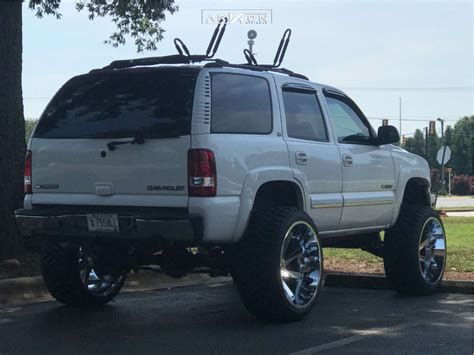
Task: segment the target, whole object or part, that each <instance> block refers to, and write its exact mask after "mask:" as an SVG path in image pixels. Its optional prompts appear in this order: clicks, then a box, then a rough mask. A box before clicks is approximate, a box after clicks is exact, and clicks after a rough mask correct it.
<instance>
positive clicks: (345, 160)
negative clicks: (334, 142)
mask: <svg viewBox="0 0 474 355" xmlns="http://www.w3.org/2000/svg"><path fill="white" fill-rule="evenodd" d="M352 163H353V161H352V155H349V154H344V155H343V156H342V165H344V166H352Z"/></svg>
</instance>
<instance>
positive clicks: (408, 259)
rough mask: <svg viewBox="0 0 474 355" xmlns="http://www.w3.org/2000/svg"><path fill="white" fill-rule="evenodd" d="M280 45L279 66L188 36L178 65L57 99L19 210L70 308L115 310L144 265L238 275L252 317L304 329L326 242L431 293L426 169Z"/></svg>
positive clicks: (442, 259)
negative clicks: (364, 255) (299, 67)
mask: <svg viewBox="0 0 474 355" xmlns="http://www.w3.org/2000/svg"><path fill="white" fill-rule="evenodd" d="M220 36H221V35H220ZM218 39H219V41H220V37H219V36H218ZM283 42H284V41H283ZM285 43H286V45H287V44H288V42H287V41H286V42H284V43H283V46H282V45H280V47H279V52H280V54H279V56H280V57H281V58H280V57H278V58H277V57H276V60H275V63H274V64H273V65H259V64H257V63H256V61H255V60H254V57H253V56H252V55H251V53H249V52H246V58H247V60H248V63H247V64H239V65H237V64H230V63H227V62H225V61H222V60H218V59H215V60H214V59H212V55H209V53H207V55H205V56H191V55H189V52H188V51H187V48H186V47H185V46H184V44H183V43H182V42H181V41H179V40H178V42H177V48H178V51H179V52H180V53H179V54H178V55H173V56H167V57H154V58H142V59H136V60H130V61H128V60H126V61H116V62H113V63H111V64H110V65H109V66H107V67H105V68H103V69H97V70H93V71H91V72H90V73H87V74H84V75H79V76H77V77H74V78H72V79H71V80H69V81H68V82H67V83H66V84H65V85H64V86H63V87H62V88H61V89H60V90H59V92H58V93H57V94H56V95H55V96H54V98H53V99H52V101H51V102H50V103H49V104H48V106H47V107H46V109H45V111H44V113H43V115H42V116H41V119H40V121H39V123H38V125H37V127H36V129H35V131H34V134H33V136H32V138H31V140H30V142H29V146H28V153H27V156H26V167H25V193H26V195H25V202H24V209H22V210H18V211H16V220H17V225H18V228H19V230H20V232H21V233H22V234H23V235H28V236H34V237H35V238H42V239H44V249H43V255H42V273H43V278H44V281H45V284H46V286H47V288H48V289H49V291H50V292H51V294H52V295H53V296H54V297H55V298H56V299H57V300H58V301H60V302H62V303H65V304H67V305H76V306H91V305H92V306H93V305H101V304H105V303H107V302H109V301H110V300H112V299H113V298H114V297H115V296H116V295H117V294H118V292H119V291H120V289H121V287H122V285H123V284H124V281H125V278H126V275H127V274H128V273H129V272H130V271H132V270H133V271H135V272H138V271H139V270H140V269H143V268H148V269H154V270H156V271H160V272H164V273H166V274H168V275H170V276H173V277H181V276H184V275H186V274H187V273H190V272H195V271H199V272H203V271H206V272H209V273H210V274H211V276H219V275H229V274H230V275H232V277H233V279H234V281H235V283H236V285H237V288H238V291H239V293H240V295H241V298H242V300H243V302H244V304H245V306H246V307H247V309H248V310H249V311H250V312H252V313H253V314H254V315H255V316H256V317H258V318H260V319H264V320H270V321H282V320H283V321H289V320H296V319H300V318H302V317H304V316H305V315H306V314H308V313H309V312H310V310H311V309H312V307H313V306H314V304H315V299H316V296H317V295H318V293H319V291H320V288H321V285H322V280H323V246H331V247H347V248H361V249H363V250H366V251H368V252H371V253H373V254H375V255H378V256H380V257H383V260H384V265H385V271H386V275H387V278H388V280H389V282H390V284H391V285H392V287H393V288H394V289H395V290H397V291H398V292H400V293H403V294H417V295H421V294H428V293H431V292H433V291H434V290H435V288H436V287H437V286H438V285H439V283H440V282H441V279H442V276H443V272H444V267H445V264H446V247H445V245H446V240H445V233H444V229H443V224H442V222H441V220H440V219H439V217H438V215H437V214H436V213H435V211H433V210H432V208H431V194H430V172H429V168H428V164H427V163H426V161H425V160H423V159H422V158H420V157H418V156H416V155H413V154H410V153H408V152H406V151H405V150H403V149H401V148H400V147H398V146H396V145H393V143H396V142H398V140H399V135H398V132H397V130H396V129H395V128H394V127H392V126H383V127H380V128H379V129H378V133H376V132H375V131H374V130H373V128H372V127H371V125H370V124H369V121H368V120H367V118H366V117H365V116H364V114H363V113H362V111H361V110H360V109H359V107H358V106H357V105H356V104H355V103H354V101H352V100H351V99H350V98H349V97H348V96H347V95H346V94H345V93H344V92H342V91H340V90H338V89H336V88H334V87H331V86H328V85H323V84H318V83H314V82H311V81H309V80H308V79H307V78H306V77H304V76H303V75H300V74H296V73H293V72H291V71H289V70H286V69H282V68H279V63H278V62H280V63H281V59H282V55H284V52H285V50H286V45H285ZM183 48H184V49H183ZM282 48H283V49H282ZM277 56H278V53H277ZM382 231H385V234H384V238H383V241H382V239H381V237H380V233H381V232H382Z"/></svg>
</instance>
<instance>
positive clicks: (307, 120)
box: [283, 90, 328, 142]
mask: <svg viewBox="0 0 474 355" xmlns="http://www.w3.org/2000/svg"><path fill="white" fill-rule="evenodd" d="M283 104H284V105H285V117H286V130H287V132H288V137H292V138H298V139H305V140H311V141H324V142H326V141H328V135H327V131H326V125H325V124H324V118H323V114H322V112H321V106H320V105H319V101H318V98H317V97H316V93H315V92H311V91H295V90H283Z"/></svg>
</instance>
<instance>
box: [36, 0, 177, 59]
mask: <svg viewBox="0 0 474 355" xmlns="http://www.w3.org/2000/svg"><path fill="white" fill-rule="evenodd" d="M60 4H61V0H30V2H29V7H30V9H32V10H34V11H36V16H37V17H39V18H41V17H43V16H44V15H53V16H56V18H58V19H59V18H61V13H60V12H59V8H60ZM76 9H77V10H78V11H86V12H87V13H88V15H89V19H90V20H93V19H94V18H96V17H110V18H111V20H112V22H113V23H115V25H116V26H117V30H116V31H115V32H114V33H112V34H111V35H110V37H109V39H107V40H105V41H104V42H105V43H107V44H111V45H112V46H114V47H118V46H119V45H123V44H125V43H126V37H130V38H132V39H133V40H134V42H135V46H136V48H137V51H138V52H142V51H143V50H156V44H157V43H158V42H159V41H161V40H162V39H163V32H164V30H163V29H162V28H161V27H160V26H159V25H160V23H161V22H162V21H163V20H164V19H165V17H166V12H169V13H170V14H174V13H175V12H176V11H178V6H176V5H174V0H76Z"/></svg>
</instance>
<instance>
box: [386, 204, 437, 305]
mask: <svg viewBox="0 0 474 355" xmlns="http://www.w3.org/2000/svg"><path fill="white" fill-rule="evenodd" d="M433 217H434V218H436V219H437V220H438V221H439V223H440V224H441V226H442V222H441V220H440V219H439V216H438V214H437V213H436V211H434V210H433V209H431V208H430V207H427V206H422V205H406V206H402V209H401V211H400V216H399V217H398V221H397V223H396V224H395V226H394V227H393V228H391V229H390V230H388V231H387V232H385V237H384V242H383V260H384V268H385V274H386V276H387V279H388V282H389V285H390V286H391V288H392V289H394V290H395V291H397V292H398V293H400V294H403V295H412V296H421V295H429V294H431V293H433V292H434V291H435V290H436V288H437V287H438V286H439V284H440V283H441V280H442V276H441V277H440V279H439V280H438V282H436V283H435V284H429V283H427V282H426V281H425V279H424V278H423V275H422V271H421V269H420V260H419V242H420V235H421V233H422V229H423V226H424V224H425V222H426V221H427V220H428V219H429V218H433ZM445 265H446V259H445V260H444V265H443V270H442V273H444V267H445Z"/></svg>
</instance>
